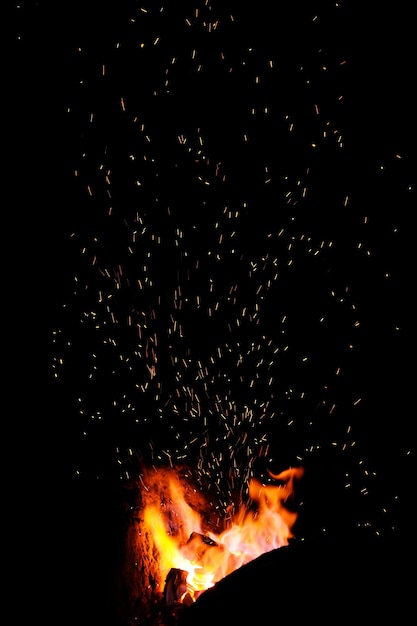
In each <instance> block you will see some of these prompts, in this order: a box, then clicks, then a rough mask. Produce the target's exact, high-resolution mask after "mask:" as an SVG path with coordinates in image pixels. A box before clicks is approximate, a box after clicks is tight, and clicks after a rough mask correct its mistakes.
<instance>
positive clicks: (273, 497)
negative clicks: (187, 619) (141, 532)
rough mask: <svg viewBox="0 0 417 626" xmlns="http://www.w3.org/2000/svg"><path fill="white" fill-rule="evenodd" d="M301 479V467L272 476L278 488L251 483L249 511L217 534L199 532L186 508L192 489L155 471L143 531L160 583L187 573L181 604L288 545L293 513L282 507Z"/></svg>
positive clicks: (197, 520)
mask: <svg viewBox="0 0 417 626" xmlns="http://www.w3.org/2000/svg"><path fill="white" fill-rule="evenodd" d="M302 474H303V468H301V467H297V468H290V469H287V470H285V471H284V472H281V473H280V474H272V473H270V475H271V477H272V478H273V479H274V480H276V481H279V482H280V483H281V484H279V485H277V486H276V485H268V486H265V485H263V484H262V483H261V482H259V481H258V480H257V479H255V478H252V479H251V481H250V483H249V490H248V492H249V497H250V500H251V501H252V506H251V507H248V506H246V505H241V506H240V508H239V510H238V511H237V513H236V514H235V515H234V516H233V518H232V519H231V520H230V522H229V525H228V528H226V529H225V530H223V531H221V532H219V533H218V534H217V533H214V532H212V531H210V530H207V528H204V527H203V518H202V515H201V514H200V513H198V512H197V510H196V509H195V508H193V507H192V506H191V504H190V503H189V501H190V500H192V499H193V496H195V490H194V491H193V490H192V489H191V488H189V489H188V493H186V491H187V489H186V487H185V486H184V482H183V481H181V479H180V476H179V474H178V473H177V472H175V471H174V470H173V469H172V468H170V469H164V470H155V473H153V474H152V477H151V488H149V487H146V490H147V493H146V494H145V506H144V527H145V529H146V532H147V533H148V534H149V535H150V536H151V537H152V539H153V544H154V546H155V548H156V550H154V553H156V558H157V559H158V570H159V572H160V575H161V579H162V580H164V579H165V581H166V579H167V576H168V574H169V572H170V571H171V570H173V569H175V570H182V571H184V572H187V579H186V586H185V588H181V598H178V600H179V601H183V598H184V597H185V596H188V597H191V598H192V600H194V599H196V597H197V596H198V595H199V593H201V592H203V591H205V590H206V589H208V588H209V587H212V586H213V585H214V584H215V583H216V582H217V581H219V580H220V579H221V578H224V577H225V576H227V575H228V574H230V573H231V572H232V571H234V570H236V569H237V568H239V567H241V566H242V565H244V564H245V563H248V562H249V561H251V560H253V559H255V558H257V557H258V556H260V555H261V554H264V553H265V552H269V551H270V550H274V549H276V548H280V547H282V546H284V545H287V544H288V541H289V539H290V538H292V537H293V534H292V528H293V525H294V522H295V520H296V517H297V514H296V513H295V512H293V511H291V510H289V509H288V508H287V506H286V503H288V501H289V500H290V499H291V498H292V497H293V494H294V480H295V479H298V478H301V476H302ZM144 484H145V483H144ZM194 499H195V498H194ZM154 558H155V554H154ZM182 587H184V585H183V586H182Z"/></svg>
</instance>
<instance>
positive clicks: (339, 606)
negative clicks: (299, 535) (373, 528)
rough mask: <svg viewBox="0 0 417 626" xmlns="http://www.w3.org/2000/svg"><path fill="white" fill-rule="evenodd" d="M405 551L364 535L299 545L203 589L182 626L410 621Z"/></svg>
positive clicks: (409, 579)
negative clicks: (205, 589) (313, 621)
mask: <svg viewBox="0 0 417 626" xmlns="http://www.w3.org/2000/svg"><path fill="white" fill-rule="evenodd" d="M405 549H406V548H405V546H404V545H403V544H400V543H399V542H398V541H397V540H395V539H388V540H387V539H381V538H379V537H377V536H375V535H373V536H370V535H369V534H368V533H367V532H365V531H363V532H362V531H358V532H357V533H352V534H351V535H350V536H349V537H346V536H332V537H329V536H321V537H317V538H310V539H308V540H305V541H297V540H294V541H293V542H292V543H290V545H288V546H285V547H283V548H279V549H277V550H273V551H272V552H268V553H266V554H264V555H262V556H260V557H258V558H257V559H255V560H254V561H252V562H250V563H248V564H247V565H244V566H243V567H241V568H240V569H238V570H236V571H235V572H233V573H232V574H230V575H229V576H227V577H226V578H224V579H223V580H221V581H219V582H218V583H217V584H216V585H215V586H214V587H212V588H211V589H208V590H207V591H205V592H204V593H203V594H202V595H201V596H200V597H199V598H198V599H197V601H196V602H195V603H194V604H192V605H191V606H189V607H186V608H184V609H183V611H182V612H181V614H180V616H179V620H178V626H202V625H206V624H207V625H210V626H223V625H224V626H226V624H227V626H231V625H234V624H236V625H239V626H245V625H248V626H249V624H250V625H255V626H258V625H261V624H262V625H263V624H265V625H267V624H268V625H269V624H288V623H292V624H301V623H312V620H315V621H316V622H317V623H321V624H345V623H346V624H347V623H351V624H377V623H380V622H383V623H385V622H387V621H388V620H393V621H392V623H394V624H402V623H407V622H408V621H409V619H410V617H411V615H412V614H413V612H414V611H413V612H412V610H411V609H412V606H411V597H412V595H411V584H412V580H413V579H414V577H413V574H412V573H411V575H410V574H409V571H410V570H409V568H408V565H407V563H408V555H407V552H405ZM411 565H412V567H411V572H412V571H413V570H414V563H412V564H411ZM287 620H290V621H287Z"/></svg>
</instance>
